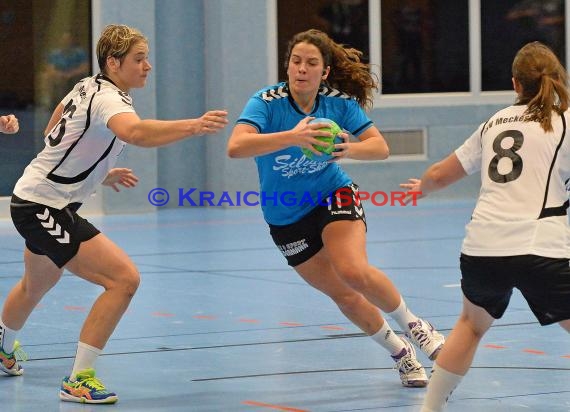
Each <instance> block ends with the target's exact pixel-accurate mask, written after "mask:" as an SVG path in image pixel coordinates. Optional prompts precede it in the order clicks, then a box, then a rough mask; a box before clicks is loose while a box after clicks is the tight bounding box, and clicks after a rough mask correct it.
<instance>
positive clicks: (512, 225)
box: [401, 42, 570, 412]
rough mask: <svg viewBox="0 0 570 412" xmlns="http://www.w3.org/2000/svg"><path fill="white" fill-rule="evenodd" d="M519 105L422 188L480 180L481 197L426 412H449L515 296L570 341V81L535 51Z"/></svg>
mask: <svg viewBox="0 0 570 412" xmlns="http://www.w3.org/2000/svg"><path fill="white" fill-rule="evenodd" d="M512 74H513V86H514V89H515V91H516V93H517V101H516V103H515V105H513V106H509V107H507V108H505V109H503V110H500V111H498V112H497V113H495V114H494V115H493V116H492V117H491V118H490V119H489V120H488V121H487V122H486V123H484V124H482V125H481V126H480V127H479V128H478V129H477V130H476V131H475V133H473V135H471V137H469V138H468V139H467V140H466V141H465V143H464V144H463V145H462V146H461V147H459V148H458V149H457V150H456V151H455V152H454V153H452V154H451V155H450V156H448V157H447V158H446V159H444V160H442V161H440V162H438V163H435V164H434V165H432V166H431V167H429V168H428V170H427V171H426V172H425V173H424V175H423V176H422V178H421V180H418V179H410V180H409V182H408V183H405V184H402V185H401V186H402V187H404V188H406V189H409V190H410V191H421V192H422V193H423V195H426V194H428V193H430V192H433V191H435V190H439V189H442V188H444V187H446V186H448V185H450V184H452V183H454V182H456V181H458V180H459V179H461V178H463V177H464V176H466V175H470V174H473V173H476V172H478V171H480V173H481V182H482V183H481V191H480V194H479V199H478V201H477V205H476V206H475V210H474V212H473V216H472V219H471V221H470V222H469V224H468V225H467V227H466V232H467V233H466V237H465V240H464V242H463V246H462V250H461V259H460V264H461V274H462V279H461V287H462V291H463V295H464V299H463V311H462V313H461V315H460V317H459V320H458V321H457V323H456V324H455V326H454V328H453V330H452V332H451V334H450V335H449V336H448V338H447V341H446V342H445V346H444V347H443V349H442V350H441V352H440V354H439V356H438V358H437V361H436V362H435V364H434V368H433V373H432V376H431V378H430V381H429V384H428V390H427V394H426V397H425V400H424V404H423V408H422V412H435V411H442V410H443V409H444V408H445V406H446V403H447V399H448V398H449V396H450V395H451V393H452V391H453V390H454V389H455V387H456V386H457V385H458V384H459V382H460V381H461V379H462V377H463V376H464V375H465V374H466V373H467V371H468V370H469V367H470V366H471V363H472V361H473V357H474V356H475V351H476V349H477V346H478V344H479V342H480V340H481V338H482V337H483V335H484V334H485V332H486V331H487V330H488V329H489V328H490V327H491V324H492V323H493V321H494V320H495V319H499V318H500V317H501V316H502V315H503V313H504V312H505V310H506V308H507V305H508V303H509V299H510V297H511V294H512V291H513V288H517V289H519V290H520V291H521V293H522V295H523V296H524V297H525V299H526V300H527V302H528V305H529V307H530V309H531V310H532V312H533V313H534V315H535V316H536V318H537V319H538V321H539V322H540V324H541V325H549V324H553V323H559V324H560V326H562V327H563V328H564V329H566V330H567V331H569V332H570V268H569V261H568V259H569V258H570V228H569V225H568V216H567V209H568V194H567V185H568V181H569V180H570V136H568V125H569V123H570V114H569V112H568V101H569V92H568V77H567V73H566V71H565V70H564V68H563V67H562V65H561V64H560V62H559V61H558V59H557V58H556V56H555V55H554V53H553V52H552V51H551V50H550V49H549V48H548V47H546V46H545V45H543V44H541V43H539V42H533V43H529V44H527V45H525V46H524V47H523V48H521V49H520V50H519V51H518V53H517V54H516V56H515V58H514V61H513V64H512Z"/></svg>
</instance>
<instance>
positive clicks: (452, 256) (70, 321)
mask: <svg viewBox="0 0 570 412" xmlns="http://www.w3.org/2000/svg"><path fill="white" fill-rule="evenodd" d="M472 207H473V203H472V202H467V201H466V202H454V203H451V202H445V203H442V202H440V203H438V202H436V201H434V200H432V201H431V202H425V203H423V204H422V205H420V206H417V207H412V206H407V207H383V208H382V207H374V206H372V205H368V206H367V216H368V253H369V257H370V260H371V262H372V263H373V264H374V265H377V266H378V267H380V268H382V269H383V270H385V271H386V273H387V274H388V275H389V276H390V277H391V278H392V279H393V280H394V282H395V283H396V285H397V286H398V287H399V289H400V291H401V293H402V294H403V295H404V297H405V298H406V300H407V302H408V305H409V306H410V308H411V309H412V310H413V311H414V312H415V313H417V314H418V315H421V316H423V317H425V318H427V319H429V320H431V321H432V323H434V324H435V325H436V327H438V328H439V329H440V330H441V331H442V332H443V333H445V334H447V333H448V332H449V330H450V328H451V327H452V326H453V324H454V322H455V319H456V318H457V315H458V314H459V311H460V308H461V290H460V288H459V270H458V256H459V249H460V245H461V240H462V237H463V233H464V232H463V231H464V225H465V224H466V223H467V221H468V220H469V216H470V213H471V210H472ZM89 220H90V221H92V222H93V223H94V224H95V225H96V226H97V227H99V228H100V229H101V230H102V231H103V232H104V233H106V234H107V235H108V236H109V237H110V238H112V239H113V240H114V241H115V242H116V243H117V244H119V245H120V246H121V247H123V248H124V249H125V250H126V251H127V252H128V253H129V254H130V255H131V256H132V258H133V259H134V261H135V263H136V264H137V265H138V267H139V269H140V272H141V276H142V283H141V286H140V288H139V290H138V293H137V295H136V296H135V298H134V300H133V302H132V304H131V306H130V308H129V311H128V312H127V314H126V315H125V317H124V318H123V320H122V321H121V323H120V324H119V326H118V328H117V330H116V331H115V333H114V335H113V336H112V337H111V340H110V341H109V343H108V345H107V347H106V348H105V351H104V355H103V356H101V357H100V359H99V361H98V363H97V373H98V376H99V377H100V378H101V379H102V380H103V382H104V383H105V384H106V385H107V387H108V388H110V389H111V390H113V391H115V392H117V394H118V395H119V402H118V403H117V404H116V405H112V406H88V405H79V404H72V403H63V402H60V401H59V398H58V389H59V384H60V381H61V378H62V377H63V376H64V375H67V374H69V372H70V369H71V366H72V359H73V356H74V353H75V347H76V340H77V337H78V334H79V329H80V325H81V323H82V321H83V319H84V318H85V316H86V314H87V311H88V309H89V308H90V306H91V304H92V302H93V301H94V299H95V298H96V297H97V296H98V294H99V293H100V292H101V290H100V289H99V288H98V287H96V286H93V285H91V284H88V283H87V282H85V281H83V280H80V279H78V278H76V277H74V276H72V275H70V274H68V273H66V274H65V275H64V277H63V278H62V280H61V282H60V283H59V284H58V285H57V286H56V287H55V288H54V289H53V290H52V291H50V293H49V294H48V295H46V297H45V298H44V300H43V301H42V303H41V304H40V305H39V306H38V307H37V309H36V310H35V311H34V312H33V314H32V316H31V317H30V319H29V321H28V323H27V324H26V326H25V328H24V329H23V330H22V333H21V334H20V336H19V340H20V341H21V342H22V344H23V346H24V348H25V349H26V351H27V352H28V354H29V356H30V360H29V361H28V362H26V363H25V364H24V367H25V370H26V372H25V374H24V375H23V376H22V377H6V376H4V375H2V376H0V411H2V412H13V411H17V412H37V411H42V412H51V411H65V412H71V411H74V412H75V411H82V412H85V411H95V410H97V411H117V412H119V411H121V412H122V411H200V412H206V411H208V412H210V411H212V412H220V411H223V412H238V411H244V412H248V411H249V412H271V411H289V412H304V411H314V412H347V411H418V410H419V407H420V406H419V405H420V404H421V400H422V397H423V396H424V394H425V389H421V388H420V389H410V388H404V387H402V386H401V384H400V380H399V378H398V373H397V371H395V370H393V362H392V360H391V359H390V357H389V356H388V354H387V353H386V352H385V351H384V349H382V348H381V347H380V346H378V345H377V344H375V343H374V342H373V341H372V340H371V339H369V338H367V337H365V336H364V335H363V334H362V333H361V332H360V330H358V329H357V328H356V327H355V326H353V325H352V324H351V323H350V322H349V321H347V320H346V319H345V318H344V317H343V316H342V315H341V313H340V312H339V310H338V309H337V308H336V306H335V305H334V304H333V303H332V302H331V301H330V300H329V299H328V298H326V297H325V296H324V295H321V294H319V292H317V291H316V290H314V289H312V288H311V287H309V286H307V285H306V284H305V283H304V282H303V281H302V280H301V279H300V278H299V277H298V276H297V275H296V273H295V272H294V271H293V270H291V269H290V268H289V267H288V266H287V265H286V263H285V261H284V259H283V257H282V256H281V255H280V253H279V252H278V251H277V249H276V248H275V247H274V246H273V243H272V241H271V238H270V236H269V233H268V230H267V228H266V225H265V223H264V222H263V219H262V218H261V214H260V211H259V210H258V209H256V208H243V209H225V210H224V209H219V208H200V209H194V208H190V207H187V208H183V209H177V210H173V209H170V210H162V211H160V212H158V213H154V214H141V215H121V216H95V217H89ZM22 248H23V241H22V240H21V238H20V237H19V235H18V234H17V232H16V231H15V229H13V227H12V224H11V222H10V221H9V220H0V263H1V264H0V303H2V302H3V300H4V298H5V296H6V294H7V292H8V291H9V289H10V288H11V287H12V285H13V284H14V283H15V282H16V281H17V280H18V279H19V277H20V275H21V272H22V269H23V265H22ZM391 325H392V326H393V327H394V329H395V330H397V329H396V328H397V327H398V326H397V324H396V323H395V322H391ZM419 356H420V360H421V361H422V363H423V364H424V366H425V367H426V368H427V370H428V372H429V369H430V367H431V365H432V363H431V362H430V361H429V360H428V359H427V358H425V357H423V355H421V354H420V355H419ZM448 410H449V411H461V412H481V411H485V412H513V411H533V412H534V411H548V412H558V411H570V337H569V336H568V334H567V333H566V332H565V331H563V330H562V329H561V328H559V327H558V326H556V325H554V326H549V327H540V326H539V325H538V323H537V322H536V321H535V319H534V317H533V316H532V314H531V312H530V311H529V310H528V308H527V306H526V303H525V302H524V300H523V299H522V297H521V296H520V295H519V294H518V293H515V295H514V296H513V299H512V301H511V305H510V307H509V309H508V311H507V313H506V315H505V316H504V318H503V319H501V320H499V321H497V322H496V324H495V325H494V326H493V328H492V329H491V330H490V332H489V333H488V335H487V336H485V338H484V340H483V342H482V346H481V347H480V349H479V351H478V353H477V355H476V358H475V361H474V364H473V368H472V369H471V371H470V372H469V374H468V375H467V376H466V377H465V379H464V380H463V382H462V384H461V386H460V387H459V388H458V389H457V390H456V391H455V392H454V394H453V396H452V399H451V402H450V404H449V408H448Z"/></svg>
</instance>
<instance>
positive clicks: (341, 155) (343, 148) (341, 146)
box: [329, 130, 351, 163]
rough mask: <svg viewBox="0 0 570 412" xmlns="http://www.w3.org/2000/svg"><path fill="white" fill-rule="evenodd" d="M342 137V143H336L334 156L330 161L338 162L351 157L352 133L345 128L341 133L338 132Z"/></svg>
mask: <svg viewBox="0 0 570 412" xmlns="http://www.w3.org/2000/svg"><path fill="white" fill-rule="evenodd" d="M338 136H340V138H341V139H342V143H336V144H335V145H334V152H332V153H331V155H332V156H334V157H333V158H332V159H331V160H329V163H332V162H338V161H339V160H341V159H346V158H348V157H349V154H350V145H351V143H350V134H349V133H348V132H347V131H346V130H343V131H342V132H341V133H339V134H338Z"/></svg>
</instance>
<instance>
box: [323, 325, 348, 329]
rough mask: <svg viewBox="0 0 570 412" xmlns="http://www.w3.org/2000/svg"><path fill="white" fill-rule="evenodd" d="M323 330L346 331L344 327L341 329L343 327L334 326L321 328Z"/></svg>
mask: <svg viewBox="0 0 570 412" xmlns="http://www.w3.org/2000/svg"><path fill="white" fill-rule="evenodd" d="M321 329H326V330H344V328H343V327H341V326H334V325H327V326H321Z"/></svg>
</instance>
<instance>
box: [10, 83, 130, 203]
mask: <svg viewBox="0 0 570 412" xmlns="http://www.w3.org/2000/svg"><path fill="white" fill-rule="evenodd" d="M62 104H63V105H64V110H63V115H62V117H61V119H60V121H59V122H58V123H57V124H56V125H55V126H54V128H53V129H52V130H51V131H50V133H49V134H48V135H47V136H46V138H45V144H46V145H45V147H44V149H43V150H42V151H41V152H40V153H39V154H38V156H37V157H36V158H35V159H34V160H32V162H31V163H30V164H29V165H28V166H27V167H26V169H25V170H24V174H23V175H22V177H21V178H20V179H19V180H18V182H17V183H16V186H15V188H14V194H15V195H16V196H18V197H20V198H21V199H24V200H28V201H31V202H36V203H41V204H44V205H47V206H51V207H54V208H57V209H62V208H63V207H65V206H66V205H68V204H69V203H74V202H83V201H84V200H85V198H86V197H87V196H89V195H90V194H91V193H93V191H94V190H95V188H96V186H97V185H99V184H100V183H101V182H102V181H103V180H104V179H105V177H106V176H107V173H108V172H109V170H110V169H112V168H113V167H114V165H115V163H116V161H117V157H118V156H119V154H120V153H121V151H122V150H123V148H124V146H125V144H126V143H125V142H123V141H121V140H119V139H118V138H117V137H116V136H115V135H114V134H113V132H112V131H111V130H110V129H109V128H108V127H107V122H108V121H109V119H110V118H111V117H112V116H114V115H115V114H118V113H125V112H133V113H134V112H135V110H134V108H133V106H132V99H131V97H130V96H129V95H128V94H127V93H125V92H123V91H121V90H120V89H119V88H118V87H117V86H115V85H114V84H113V83H112V82H111V81H110V80H109V79H107V78H106V77H104V76H103V75H101V74H98V75H96V76H93V77H88V78H85V79H83V80H81V81H80V82H79V83H77V84H76V85H75V87H74V88H73V90H72V91H71V92H69V93H68V94H67V96H65V97H64V98H63V100H62Z"/></svg>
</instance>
